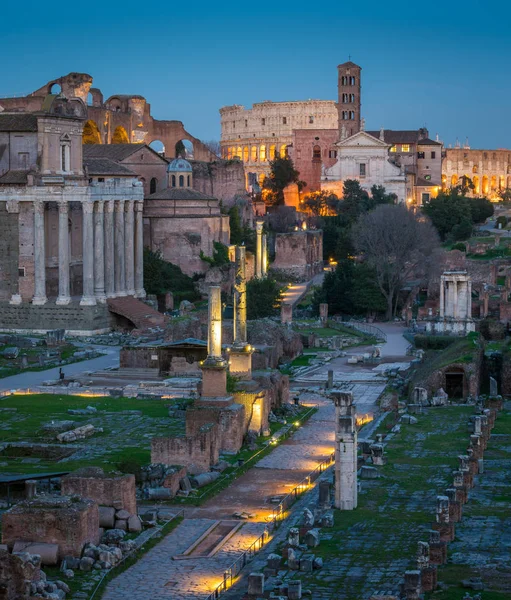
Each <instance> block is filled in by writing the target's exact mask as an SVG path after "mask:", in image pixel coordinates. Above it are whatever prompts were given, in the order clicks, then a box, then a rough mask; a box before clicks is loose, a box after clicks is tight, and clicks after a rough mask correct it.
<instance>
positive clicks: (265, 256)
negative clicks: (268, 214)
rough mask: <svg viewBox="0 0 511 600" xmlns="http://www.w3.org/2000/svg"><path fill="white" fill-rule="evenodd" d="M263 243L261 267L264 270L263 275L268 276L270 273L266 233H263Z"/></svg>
mask: <svg viewBox="0 0 511 600" xmlns="http://www.w3.org/2000/svg"><path fill="white" fill-rule="evenodd" d="M262 245H263V256H262V265H261V269H262V272H263V277H266V276H267V275H268V239H267V236H266V234H265V233H263V239H262Z"/></svg>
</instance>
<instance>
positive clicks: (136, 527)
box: [128, 515, 142, 533]
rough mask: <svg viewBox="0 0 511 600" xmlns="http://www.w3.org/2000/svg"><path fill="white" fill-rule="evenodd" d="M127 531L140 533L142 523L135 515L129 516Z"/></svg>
mask: <svg viewBox="0 0 511 600" xmlns="http://www.w3.org/2000/svg"><path fill="white" fill-rule="evenodd" d="M128 531H129V532H130V533H140V532H141V531H142V521H141V520H140V518H139V517H138V516H137V515H131V516H130V517H129V518H128Z"/></svg>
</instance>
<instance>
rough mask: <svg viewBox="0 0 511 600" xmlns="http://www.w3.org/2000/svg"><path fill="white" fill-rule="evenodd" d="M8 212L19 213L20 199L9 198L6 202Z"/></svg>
mask: <svg viewBox="0 0 511 600" xmlns="http://www.w3.org/2000/svg"><path fill="white" fill-rule="evenodd" d="M5 205H6V208H7V212H8V213H19V212H20V203H19V201H18V200H7V202H6V203H5Z"/></svg>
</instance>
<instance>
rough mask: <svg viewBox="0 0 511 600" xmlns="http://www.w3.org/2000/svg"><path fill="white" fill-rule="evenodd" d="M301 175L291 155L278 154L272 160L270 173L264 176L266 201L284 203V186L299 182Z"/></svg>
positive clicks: (272, 203) (277, 203) (274, 203)
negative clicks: (282, 155)
mask: <svg viewBox="0 0 511 600" xmlns="http://www.w3.org/2000/svg"><path fill="white" fill-rule="evenodd" d="M299 175H300V173H299V172H298V171H297V170H296V169H295V166H294V164H293V161H292V160H291V158H289V156H284V157H281V156H280V155H278V154H276V155H275V158H274V159H273V160H270V174H269V175H268V177H265V178H264V182H263V190H265V191H266V193H265V194H263V197H264V201H265V202H266V203H267V204H271V205H274V206H278V205H282V204H284V188H286V187H287V186H288V185H289V184H291V183H298V181H299V179H298V177H299Z"/></svg>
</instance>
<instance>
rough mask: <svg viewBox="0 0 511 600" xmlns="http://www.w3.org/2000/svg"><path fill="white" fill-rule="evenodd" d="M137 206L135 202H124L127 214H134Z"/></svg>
mask: <svg viewBox="0 0 511 600" xmlns="http://www.w3.org/2000/svg"><path fill="white" fill-rule="evenodd" d="M134 206H135V200H124V210H125V211H126V212H133V210H134Z"/></svg>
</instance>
